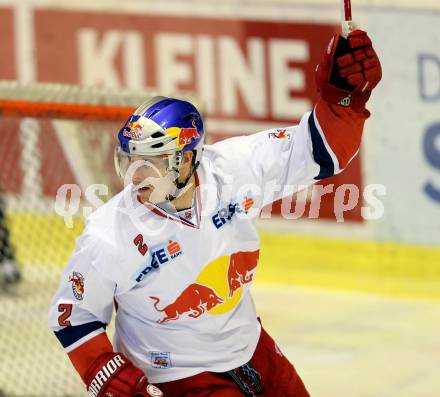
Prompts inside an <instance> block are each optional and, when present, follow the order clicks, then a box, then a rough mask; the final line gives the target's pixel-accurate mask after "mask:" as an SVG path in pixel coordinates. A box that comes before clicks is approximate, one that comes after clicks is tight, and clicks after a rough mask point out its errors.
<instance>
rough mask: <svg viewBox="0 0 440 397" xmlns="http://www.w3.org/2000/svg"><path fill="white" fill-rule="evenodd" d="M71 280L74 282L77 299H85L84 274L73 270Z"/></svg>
mask: <svg viewBox="0 0 440 397" xmlns="http://www.w3.org/2000/svg"><path fill="white" fill-rule="evenodd" d="M69 282H71V283H72V292H73V296H74V297H75V298H76V299H77V300H79V301H80V300H83V298H84V276H83V275H82V274H81V273H78V272H73V274H72V275H71V276H70V277H69Z"/></svg>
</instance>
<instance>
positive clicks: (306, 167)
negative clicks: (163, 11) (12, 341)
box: [49, 103, 365, 383]
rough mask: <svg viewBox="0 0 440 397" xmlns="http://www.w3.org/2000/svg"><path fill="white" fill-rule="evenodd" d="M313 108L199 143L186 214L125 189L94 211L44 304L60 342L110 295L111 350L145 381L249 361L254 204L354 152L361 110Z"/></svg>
mask: <svg viewBox="0 0 440 397" xmlns="http://www.w3.org/2000/svg"><path fill="white" fill-rule="evenodd" d="M318 105H319V104H318ZM319 106H321V107H322V109H321V110H319V109H315V111H314V112H312V113H308V114H306V115H305V116H304V117H303V119H302V120H301V123H300V124H299V125H298V126H293V127H288V128H284V129H275V130H269V131H264V132H261V133H257V134H254V135H250V136H241V137H234V138H230V139H227V140H224V141H222V142H218V143H216V144H214V145H206V146H205V150H204V154H203V157H202V161H201V164H200V166H199V168H198V169H197V171H196V180H197V185H198V188H197V191H196V205H195V207H194V209H192V210H188V211H184V212H183V213H180V214H168V213H166V212H164V211H163V210H162V209H161V208H159V207H155V206H147V205H143V204H141V203H139V201H138V200H137V197H136V194H135V192H133V189H132V186H128V187H126V188H125V189H124V190H123V191H122V192H121V193H119V194H117V195H116V196H115V197H114V198H113V199H111V200H110V201H109V202H108V203H106V204H105V205H103V206H102V207H100V208H99V209H98V210H97V211H95V212H94V213H93V214H92V215H91V216H90V217H89V219H88V222H87V226H86V228H85V230H84V232H83V234H82V235H81V236H80V237H79V238H78V240H77V243H76V248H75V250H74V252H73V254H72V257H71V259H70V261H69V263H68V265H67V267H66V269H65V271H64V273H63V275H62V277H61V283H60V287H59V290H58V292H57V293H56V295H55V296H54V298H53V301H52V303H51V307H50V312H49V325H50V327H51V329H53V330H54V331H55V334H56V336H57V337H58V339H59V340H60V342H61V343H62V345H63V346H64V348H65V350H66V351H67V352H70V351H72V350H74V349H75V348H77V347H78V346H80V345H81V344H83V343H85V342H86V341H88V340H90V339H91V338H92V337H94V336H95V335H97V334H99V333H101V332H104V329H105V325H106V324H108V323H109V322H110V320H111V316H112V309H113V304H114V302H115V304H116V307H117V311H116V332H115V337H114V341H113V346H114V349H115V351H120V352H122V353H124V354H125V355H126V356H127V357H128V358H129V359H131V360H132V361H133V363H134V364H135V365H136V366H138V367H139V368H141V369H142V370H143V371H144V372H145V374H146V375H147V376H148V378H149V380H150V382H152V383H160V382H166V381H171V380H176V379H181V378H185V377H188V376H191V375H194V374H197V373H200V372H203V371H214V372H223V371H227V370H230V369H232V368H235V367H238V366H240V365H242V364H244V363H245V362H247V361H249V360H250V358H251V357H252V355H253V353H254V350H255V348H256V345H257V342H258V339H259V335H260V324H259V322H258V320H257V315H256V311H255V307H254V303H253V300H252V297H251V294H250V291H249V288H250V286H251V284H252V282H253V281H254V279H255V272H256V269H257V267H258V256H259V244H260V243H259V238H258V234H257V231H256V228H255V219H256V217H257V216H258V214H259V210H260V209H261V208H262V206H264V205H266V204H269V203H271V202H273V201H275V200H277V199H279V198H281V197H283V196H284V195H286V194H291V193H292V191H295V190H298V187H300V188H304V187H305V186H307V185H310V184H312V183H314V182H315V181H316V180H318V179H322V178H324V177H327V176H331V175H334V174H336V173H338V172H340V171H341V169H342V168H343V167H342V166H341V164H343V166H345V165H346V164H347V163H348V162H349V160H350V159H351V158H353V156H354V155H355V153H356V152H357V150H358V146H359V142H360V136H361V132H362V127H363V122H364V119H365V117H364V116H362V117H360V116H357V115H354V114H353V113H352V112H350V111H348V110H340V111H339V113H338V114H336V113H334V112H333V113H332V112H331V111H330V110H331V109H330V108H329V107H328V105H326V104H323V103H321V104H320V105H319ZM324 107H325V108H324ZM318 110H319V111H318ZM320 112H321V113H322V120H321V119H320V120H319V121H321V125H320V122H319V121H318V119H319V113H320ZM323 129H324V130H325V133H324V131H323ZM335 129H337V131H333V132H332V130H335ZM329 134H330V135H331V134H333V135H332V139H327V138H326V136H327V135H329ZM338 134H339V135H338ZM336 135H338V136H339V138H335V136H336ZM344 136H345V138H344ZM347 142H348V143H347ZM347 148H348V149H347ZM286 186H290V188H288V189H286ZM280 277H281V275H280Z"/></svg>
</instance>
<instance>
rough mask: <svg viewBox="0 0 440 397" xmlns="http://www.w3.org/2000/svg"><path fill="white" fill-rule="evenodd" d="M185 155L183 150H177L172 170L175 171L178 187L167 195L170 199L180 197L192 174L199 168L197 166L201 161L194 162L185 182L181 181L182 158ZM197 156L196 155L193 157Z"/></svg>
mask: <svg viewBox="0 0 440 397" xmlns="http://www.w3.org/2000/svg"><path fill="white" fill-rule="evenodd" d="M193 156H194V152H193ZM182 157H183V155H182V152H177V153H176V156H175V161H173V163H174V164H173V165H172V168H171V172H173V173H174V177H175V178H174V185H175V187H176V189H175V190H174V193H173V194H169V195H168V196H167V197H166V200H168V201H173V200H175V199H176V198H177V197H179V195H180V194H181V193H182V190H183V189H184V188H185V187H186V185H187V184H188V182H189V180H190V179H191V177H192V175H193V174H194V172H195V170H196V169H197V167H198V166H199V162H197V163H196V164H194V165H193V166H192V169H191V172H190V173H189V175H188V176H187V177H186V178H185V180H184V181H183V182H179V177H180V166H181V159H182ZM193 158H195V157H193ZM171 161H172V160H171ZM171 161H170V162H171Z"/></svg>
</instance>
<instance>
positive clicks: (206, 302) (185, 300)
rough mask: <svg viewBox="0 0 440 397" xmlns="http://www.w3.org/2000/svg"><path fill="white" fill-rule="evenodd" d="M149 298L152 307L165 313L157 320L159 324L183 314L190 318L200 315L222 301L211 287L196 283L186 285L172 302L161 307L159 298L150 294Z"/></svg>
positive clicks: (176, 318)
mask: <svg viewBox="0 0 440 397" xmlns="http://www.w3.org/2000/svg"><path fill="white" fill-rule="evenodd" d="M150 299H152V300H153V301H154V308H155V309H156V310H157V311H158V312H161V313H165V316H164V317H163V318H162V319H160V320H158V321H157V322H158V323H159V324H163V323H167V322H169V321H174V320H178V319H179V318H180V317H181V316H182V315H184V314H186V315H188V317H191V318H197V317H200V316H201V315H202V314H203V313H205V312H207V311H209V310H211V309H212V308H213V307H215V306H217V305H219V304H221V303H223V302H224V299H222V298H220V297H219V296H218V295H217V294H216V292H215V291H214V290H213V289H212V288H210V287H207V286H206V285H202V284H197V283H194V284H191V285H189V286H188V287H186V288H185V289H184V290H183V292H182V293H181V294H180V295H179V296H178V297H177V299H176V300H175V301H174V302H173V303H170V304H169V305H168V306H165V307H164V308H163V309H159V307H158V304H159V303H160V299H159V298H157V297H155V296H150Z"/></svg>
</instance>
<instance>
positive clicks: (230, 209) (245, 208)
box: [211, 195, 254, 229]
mask: <svg viewBox="0 0 440 397" xmlns="http://www.w3.org/2000/svg"><path fill="white" fill-rule="evenodd" d="M253 205H254V199H253V198H252V197H250V196H249V195H248V196H245V197H244V198H243V200H242V201H241V203H230V204H228V205H227V206H226V207H224V208H221V209H220V210H218V211H217V212H216V213H215V214H214V215H213V216H212V217H211V219H212V223H213V224H214V226H215V227H216V228H217V229H220V228H221V227H222V226H224V225H226V224H227V223H229V222H231V221H232V219H233V217H234V215H235V214H243V213H244V214H247V213H248V212H249V210H250V209H251V208H252V206H253Z"/></svg>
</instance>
